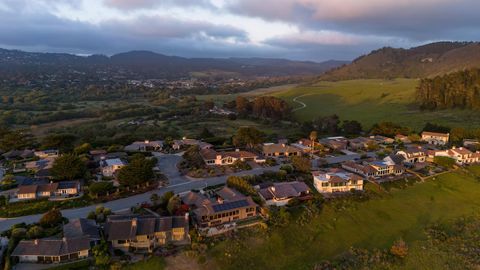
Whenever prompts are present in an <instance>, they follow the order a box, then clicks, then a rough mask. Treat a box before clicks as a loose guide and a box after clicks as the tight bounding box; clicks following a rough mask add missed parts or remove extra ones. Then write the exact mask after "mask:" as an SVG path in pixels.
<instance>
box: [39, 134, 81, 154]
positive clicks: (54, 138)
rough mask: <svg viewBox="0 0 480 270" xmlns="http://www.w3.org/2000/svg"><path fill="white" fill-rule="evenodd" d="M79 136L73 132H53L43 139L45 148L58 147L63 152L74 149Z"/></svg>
mask: <svg viewBox="0 0 480 270" xmlns="http://www.w3.org/2000/svg"><path fill="white" fill-rule="evenodd" d="M76 139H77V137H76V136H75V135H72V134H52V135H48V136H47V137H45V138H44V139H43V141H42V148H43V149H52V148H53V149H58V150H59V151H61V152H62V153H68V152H70V151H72V150H73V146H74V143H75V140H76Z"/></svg>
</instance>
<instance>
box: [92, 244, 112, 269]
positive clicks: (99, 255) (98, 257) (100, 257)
mask: <svg viewBox="0 0 480 270" xmlns="http://www.w3.org/2000/svg"><path fill="white" fill-rule="evenodd" d="M92 253H93V257H94V258H95V265H96V266H97V267H100V268H101V269H106V268H108V265H109V264H110V260H111V256H110V253H109V252H108V244H107V242H106V241H105V240H102V241H101V242H100V244H98V245H95V246H94V247H93V248H92Z"/></svg>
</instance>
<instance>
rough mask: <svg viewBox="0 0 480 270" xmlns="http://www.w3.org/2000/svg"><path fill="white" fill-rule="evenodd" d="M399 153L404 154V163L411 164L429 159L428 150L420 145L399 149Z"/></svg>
mask: <svg viewBox="0 0 480 270" xmlns="http://www.w3.org/2000/svg"><path fill="white" fill-rule="evenodd" d="M397 155H401V156H403V158H404V163H406V164H410V165H412V164H415V163H418V162H425V161H426V160H427V152H426V151H425V149H423V148H422V147H420V146H418V147H412V148H408V149H406V150H400V151H397Z"/></svg>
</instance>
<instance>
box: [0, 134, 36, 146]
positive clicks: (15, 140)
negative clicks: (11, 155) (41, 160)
mask: <svg viewBox="0 0 480 270" xmlns="http://www.w3.org/2000/svg"><path fill="white" fill-rule="evenodd" d="M34 143H35V140H34V138H33V136H32V134H30V133H29V132H27V131H25V130H15V131H9V130H7V129H4V130H2V132H0V149H2V150H3V151H10V150H15V149H25V148H30V147H32V146H33V145H34Z"/></svg>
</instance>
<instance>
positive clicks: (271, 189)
mask: <svg viewBox="0 0 480 270" xmlns="http://www.w3.org/2000/svg"><path fill="white" fill-rule="evenodd" d="M258 194H259V195H260V197H261V198H262V199H263V200H264V201H265V203H266V204H267V205H275V206H284V205H286V204H288V202H289V201H290V200H291V199H293V198H298V199H303V198H305V199H307V198H309V197H310V196H309V195H310V188H309V187H308V186H307V185H306V184H305V183H304V182H300V181H293V182H280V183H273V184H271V185H270V186H268V187H263V188H260V189H259V190H258Z"/></svg>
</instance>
